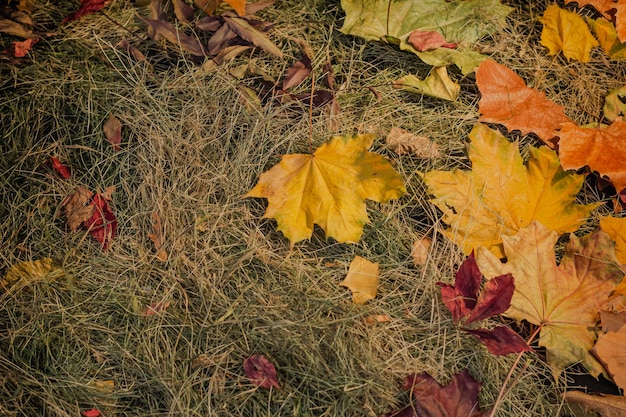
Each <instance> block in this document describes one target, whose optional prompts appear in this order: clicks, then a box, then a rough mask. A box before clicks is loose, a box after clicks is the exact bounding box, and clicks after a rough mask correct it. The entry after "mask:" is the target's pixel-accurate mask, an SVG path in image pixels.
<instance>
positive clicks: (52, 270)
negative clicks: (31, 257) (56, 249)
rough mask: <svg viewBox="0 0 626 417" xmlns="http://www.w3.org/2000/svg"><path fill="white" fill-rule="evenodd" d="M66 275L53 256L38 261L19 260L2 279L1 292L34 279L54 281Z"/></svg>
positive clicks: (0, 283) (0, 282) (0, 281)
mask: <svg viewBox="0 0 626 417" xmlns="http://www.w3.org/2000/svg"><path fill="white" fill-rule="evenodd" d="M63 275H65V271H64V270H63V269H62V268H61V266H60V265H59V264H58V263H57V262H55V261H54V260H53V259H52V258H43V259H38V260H36V261H25V262H19V263H17V264H15V265H13V266H11V267H10V268H9V269H8V270H7V273H6V274H5V275H4V278H2V280H0V294H1V293H4V292H6V291H8V290H9V289H10V288H11V287H12V286H13V285H15V284H17V283H18V282H20V283H28V282H32V281H48V282H52V281H54V280H56V279H58V278H60V277H62V276H63Z"/></svg>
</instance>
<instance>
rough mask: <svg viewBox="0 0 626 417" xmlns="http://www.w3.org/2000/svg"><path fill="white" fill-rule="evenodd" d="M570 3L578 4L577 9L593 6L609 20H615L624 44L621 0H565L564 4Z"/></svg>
mask: <svg viewBox="0 0 626 417" xmlns="http://www.w3.org/2000/svg"><path fill="white" fill-rule="evenodd" d="M572 1H575V2H576V3H578V7H583V6H587V5H589V6H593V7H594V8H595V9H596V10H597V11H599V12H600V13H602V16H604V17H605V18H607V19H609V20H611V19H613V18H615V21H616V24H615V26H616V29H617V33H618V35H619V39H620V40H621V41H622V42H626V4H624V2H623V1H622V0H615V1H614V0H565V3H571V2H572Z"/></svg>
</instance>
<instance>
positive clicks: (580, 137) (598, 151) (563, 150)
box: [559, 119, 626, 193]
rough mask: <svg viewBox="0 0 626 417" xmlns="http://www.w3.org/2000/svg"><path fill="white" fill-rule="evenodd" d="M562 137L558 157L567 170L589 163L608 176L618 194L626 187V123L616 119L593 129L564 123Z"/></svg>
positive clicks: (595, 169) (588, 164) (591, 166)
mask: <svg viewBox="0 0 626 417" xmlns="http://www.w3.org/2000/svg"><path fill="white" fill-rule="evenodd" d="M559 136H560V137H561V139H560V140H559V158H560V159H561V165H563V168H564V169H578V168H582V167H584V166H585V165H587V166H589V168H591V169H592V170H593V171H598V172H599V173H600V175H606V176H607V177H608V178H609V179H610V180H611V182H612V183H613V185H614V186H615V189H616V190H617V192H618V193H619V192H620V191H622V190H623V189H625V188H626V164H624V160H625V159H626V147H624V137H626V122H623V121H622V120H621V119H616V120H615V121H614V122H613V123H611V125H610V126H609V127H602V126H600V127H590V128H584V127H580V126H577V125H575V124H574V123H565V124H564V125H563V127H562V128H561V131H560V133H559Z"/></svg>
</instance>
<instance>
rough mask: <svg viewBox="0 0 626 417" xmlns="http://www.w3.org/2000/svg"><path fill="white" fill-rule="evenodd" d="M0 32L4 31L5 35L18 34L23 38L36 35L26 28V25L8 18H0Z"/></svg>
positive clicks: (30, 37) (31, 37) (35, 36)
mask: <svg viewBox="0 0 626 417" xmlns="http://www.w3.org/2000/svg"><path fill="white" fill-rule="evenodd" d="M0 33H6V34H7V35H13V36H19V37H20V38H24V39H33V38H37V37H38V36H37V35H35V34H34V33H33V31H32V30H30V29H28V28H27V27H26V26H24V25H22V24H20V23H18V22H14V21H13V20H9V19H1V18H0Z"/></svg>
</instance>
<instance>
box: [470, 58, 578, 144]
mask: <svg viewBox="0 0 626 417" xmlns="http://www.w3.org/2000/svg"><path fill="white" fill-rule="evenodd" d="M476 84H477V85H478V89H479V90H480V94H481V98H480V101H479V102H478V110H479V111H480V113H481V116H480V119H478V120H479V121H481V122H487V123H498V124H502V125H504V126H506V127H507V129H509V130H520V131H521V132H522V134H524V135H525V134H528V133H529V132H533V133H535V134H537V136H539V137H540V138H541V139H542V140H543V141H544V142H545V143H546V144H548V145H549V146H551V147H552V146H553V144H552V143H551V142H550V139H553V138H554V137H555V136H557V134H558V132H557V130H558V129H560V128H561V124H563V123H566V122H571V120H570V119H569V117H567V116H566V115H565V113H564V112H563V107H561V106H559V105H558V104H556V103H554V102H552V101H550V100H548V99H546V96H545V94H544V93H541V92H539V91H537V90H534V89H532V88H529V87H527V86H526V83H525V82H524V80H522V79H521V78H520V77H519V76H518V75H517V74H515V73H514V72H513V71H511V70H510V69H509V68H507V67H505V66H504V65H500V64H498V63H496V62H495V61H492V60H490V59H488V60H486V61H484V62H483V63H482V64H480V66H479V67H478V68H477V69H476Z"/></svg>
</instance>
